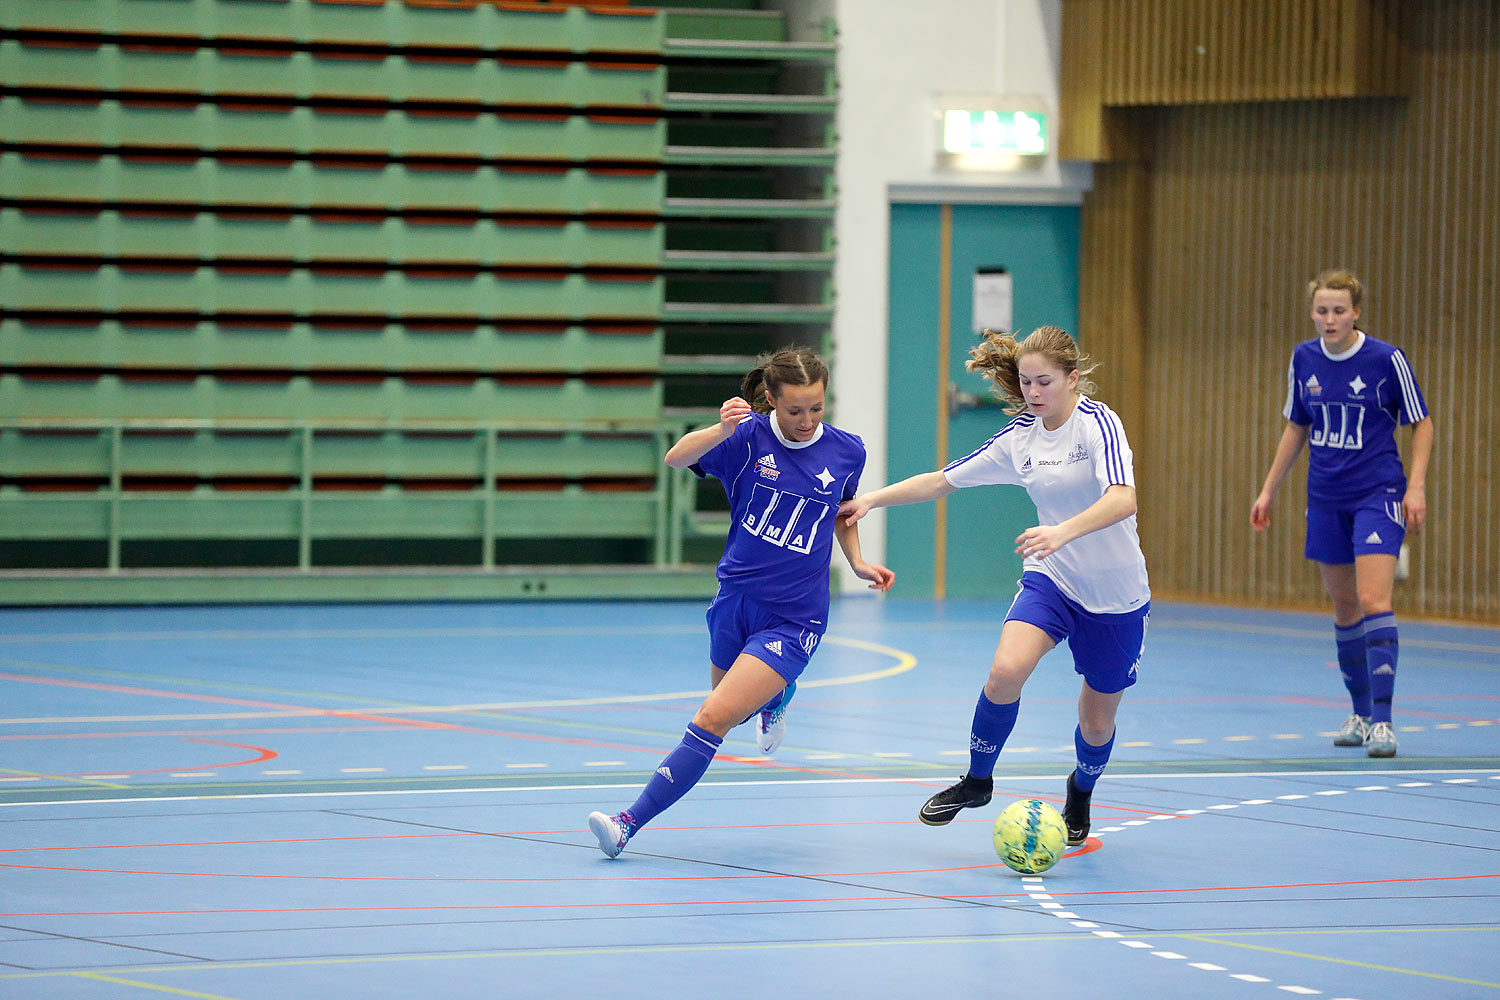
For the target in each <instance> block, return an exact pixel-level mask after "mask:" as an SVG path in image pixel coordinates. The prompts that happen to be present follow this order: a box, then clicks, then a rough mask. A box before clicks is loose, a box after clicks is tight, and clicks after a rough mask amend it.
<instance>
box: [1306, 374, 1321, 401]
mask: <svg viewBox="0 0 1500 1000" xmlns="http://www.w3.org/2000/svg"><path fill="white" fill-rule="evenodd" d="M1307 391H1308V392H1309V393H1310V394H1312V395H1314V396H1321V395H1323V387H1322V386H1321V385H1319V384H1318V376H1316V375H1309V376H1308V377H1307Z"/></svg>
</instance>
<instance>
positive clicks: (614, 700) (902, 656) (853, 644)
mask: <svg viewBox="0 0 1500 1000" xmlns="http://www.w3.org/2000/svg"><path fill="white" fill-rule="evenodd" d="M823 641H824V642H827V643H831V644H833V645H835V646H848V647H850V648H851V649H859V650H864V651H865V652H870V653H878V654H880V655H882V656H889V657H891V658H893V659H894V660H896V665H895V666H893V667H886V668H885V669H883V670H871V671H867V672H866V673H862V674H850V675H849V676H847V677H822V678H819V679H817V680H811V681H806V682H803V681H798V682H797V686H798V687H799V688H801V689H803V690H806V689H807V688H819V687H837V686H839V685H843V684H864V683H867V682H869V681H878V680H884V679H885V678H887V677H894V676H896V675H897V674H904V673H906V672H907V671H908V670H911V669H912V668H913V667H915V666H916V665H917V658H916V657H915V656H913V655H911V654H910V653H908V652H905V651H904V650H900V649H895V648H893V647H891V646H882V645H881V644H880V643H878V642H867V641H865V640H864V639H845V638H843V637H842V636H836V635H828V636H824V637H823ZM708 694H709V692H708V690H707V689H702V690H696V691H667V692H662V693H658V694H627V695H606V696H601V697H598V698H554V699H548V700H543V701H494V702H483V703H479V704H472V705H408V706H398V707H395V708H360V709H357V711H358V712H359V713H360V714H361V715H443V714H448V715H451V714H460V713H466V712H507V711H515V710H516V709H522V708H579V707H583V706H589V705H638V704H641V703H643V702H652V701H685V700H691V699H699V698H706V697H708ZM330 711H356V710H354V709H348V710H339V709H332V710H330Z"/></svg>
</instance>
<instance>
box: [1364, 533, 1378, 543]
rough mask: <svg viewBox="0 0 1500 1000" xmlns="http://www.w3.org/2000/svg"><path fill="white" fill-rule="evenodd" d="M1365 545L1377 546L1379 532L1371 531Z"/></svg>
mask: <svg viewBox="0 0 1500 1000" xmlns="http://www.w3.org/2000/svg"><path fill="white" fill-rule="evenodd" d="M1365 544H1366V545H1379V544H1380V532H1378V531H1372V532H1370V537H1369V538H1366V539H1365Z"/></svg>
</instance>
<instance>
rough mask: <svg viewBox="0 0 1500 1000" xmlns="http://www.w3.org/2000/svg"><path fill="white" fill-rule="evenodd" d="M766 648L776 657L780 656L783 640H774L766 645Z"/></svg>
mask: <svg viewBox="0 0 1500 1000" xmlns="http://www.w3.org/2000/svg"><path fill="white" fill-rule="evenodd" d="M766 648H767V649H768V650H770V651H771V652H772V653H773V654H775V655H776V656H780V655H781V640H780V639H772V640H771V641H770V642H768V643H766Z"/></svg>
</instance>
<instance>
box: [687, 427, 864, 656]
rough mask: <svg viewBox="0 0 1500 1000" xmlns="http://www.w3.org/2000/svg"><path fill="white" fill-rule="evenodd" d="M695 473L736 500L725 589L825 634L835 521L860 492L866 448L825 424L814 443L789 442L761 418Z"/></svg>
mask: <svg viewBox="0 0 1500 1000" xmlns="http://www.w3.org/2000/svg"><path fill="white" fill-rule="evenodd" d="M692 468H693V471H694V472H696V473H697V474H698V475H700V476H704V475H710V476H714V477H715V478H717V479H718V480H720V481H721V482H722V483H723V484H724V489H725V490H726V491H728V493H729V506H730V510H731V511H732V513H733V520H732V521H731V522H730V525H729V539H728V541H726V542H725V543H724V557H723V558H722V559H720V560H719V583H720V585H721V587H723V588H724V589H727V590H733V591H736V592H738V593H742V594H745V595H747V596H749V597H751V598H752V599H754V600H755V601H756V602H757V603H758V604H761V605H763V606H764V607H766V608H768V609H770V610H772V611H774V612H775V613H776V614H779V615H780V616H781V617H783V618H786V619H788V620H790V621H794V622H799V623H801V624H803V625H806V626H807V627H808V628H809V629H811V630H813V631H815V632H818V633H820V634H821V633H822V632H823V630H824V629H825V628H827V623H828V564H829V560H830V558H831V556H832V545H833V526H834V515H836V514H837V513H838V509H839V504H840V503H842V502H843V501H845V500H848V499H850V498H852V497H853V496H854V495H855V494H856V493H858V492H859V476H860V473H862V472H863V471H864V468H865V443H864V442H863V441H861V440H860V439H859V437H858V436H857V435H854V434H850V433H848V432H847V431H841V430H839V429H838V428H837V427H834V426H832V425H830V424H819V425H818V430H817V432H816V433H815V434H814V435H813V439H812V440H811V441H808V442H801V441H790V442H789V441H787V440H786V439H785V438H783V437H782V436H781V433H780V428H779V427H776V426H775V419H774V418H773V417H771V416H767V415H766V414H761V413H756V414H752V415H751V416H749V417H746V418H745V419H744V420H742V421H740V423H739V426H738V427H736V428H735V429H734V433H733V434H731V435H730V436H729V437H727V438H725V439H724V440H723V441H720V442H719V443H718V444H717V445H715V446H714V447H713V448H712V449H710V450H709V452H708V454H706V455H704V456H703V457H702V458H700V459H699V460H698V461H697V463H696V464H695V465H693V467H692Z"/></svg>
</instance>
